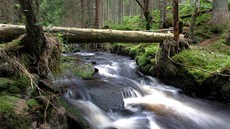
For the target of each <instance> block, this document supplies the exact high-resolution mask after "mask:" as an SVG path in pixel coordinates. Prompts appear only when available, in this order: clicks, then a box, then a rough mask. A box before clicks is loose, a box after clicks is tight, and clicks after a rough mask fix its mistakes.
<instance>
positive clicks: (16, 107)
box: [0, 96, 31, 129]
mask: <svg viewBox="0 0 230 129" xmlns="http://www.w3.org/2000/svg"><path fill="white" fill-rule="evenodd" d="M24 102H25V100H22V99H20V98H17V97H13V96H1V97H0V127H1V129H28V128H29V127H30V124H31V119H30V118H29V117H28V116H27V115H26V111H27V110H28V107H27V106H26V105H25V103H24Z"/></svg>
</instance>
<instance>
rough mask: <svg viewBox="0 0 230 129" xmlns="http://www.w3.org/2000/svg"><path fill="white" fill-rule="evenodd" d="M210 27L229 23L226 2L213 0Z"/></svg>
mask: <svg viewBox="0 0 230 129" xmlns="http://www.w3.org/2000/svg"><path fill="white" fill-rule="evenodd" d="M212 5H213V6H212V18H211V21H210V23H211V24H212V25H222V24H226V23H227V22H228V21H229V11H228V0H213V4H212Z"/></svg>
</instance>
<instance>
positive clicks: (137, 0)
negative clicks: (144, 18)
mask: <svg viewBox="0 0 230 129" xmlns="http://www.w3.org/2000/svg"><path fill="white" fill-rule="evenodd" d="M136 2H137V3H138V5H139V6H140V7H141V9H142V10H143V11H145V9H144V7H143V6H142V4H141V3H140V1H139V0H136Z"/></svg>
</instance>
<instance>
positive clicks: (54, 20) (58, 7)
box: [39, 0, 65, 26]
mask: <svg viewBox="0 0 230 129" xmlns="http://www.w3.org/2000/svg"><path fill="white" fill-rule="evenodd" d="M63 5H64V0H41V2H40V10H39V11H40V12H39V13H40V16H41V18H42V21H43V22H42V24H43V25H45V26H49V25H54V26H58V25H60V24H61V20H62V17H63V16H64V13H65V11H64V6H63Z"/></svg>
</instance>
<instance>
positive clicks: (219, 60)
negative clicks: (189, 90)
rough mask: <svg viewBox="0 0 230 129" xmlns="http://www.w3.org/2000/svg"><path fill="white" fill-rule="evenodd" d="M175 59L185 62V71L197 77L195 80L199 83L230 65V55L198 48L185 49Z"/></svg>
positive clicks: (178, 61)
mask: <svg viewBox="0 0 230 129" xmlns="http://www.w3.org/2000/svg"><path fill="white" fill-rule="evenodd" d="M173 60H174V61H175V62H177V63H181V64H183V68H184V69H185V71H187V73H188V74H189V75H190V76H192V77H193V78H195V81H197V83H199V84H201V83H202V82H203V81H204V80H205V79H206V78H207V77H209V76H210V75H211V73H219V72H220V71H221V70H222V69H224V68H226V67H228V66H229V65H230V57H229V56H227V55H223V54H214V53H211V52H208V51H206V50H202V49H198V48H193V49H191V50H184V51H182V52H180V53H179V54H177V55H175V56H174V57H173ZM205 71H208V72H205Z"/></svg>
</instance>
